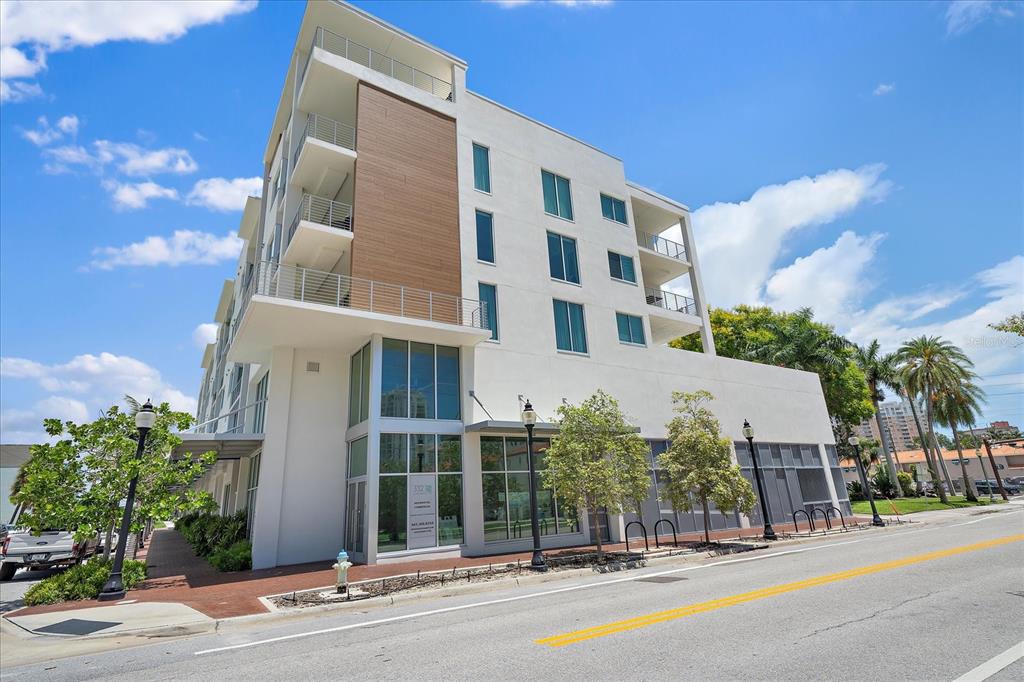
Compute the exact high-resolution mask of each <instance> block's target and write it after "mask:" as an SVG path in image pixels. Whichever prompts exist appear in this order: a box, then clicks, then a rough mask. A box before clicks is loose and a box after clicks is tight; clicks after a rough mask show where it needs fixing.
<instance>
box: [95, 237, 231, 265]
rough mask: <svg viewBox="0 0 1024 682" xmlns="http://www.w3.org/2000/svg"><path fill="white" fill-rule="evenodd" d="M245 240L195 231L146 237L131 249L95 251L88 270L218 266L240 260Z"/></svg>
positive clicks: (115, 248)
mask: <svg viewBox="0 0 1024 682" xmlns="http://www.w3.org/2000/svg"><path fill="white" fill-rule="evenodd" d="M241 248H242V240H241V239H239V238H238V237H237V236H236V235H235V234H233V233H231V232H229V233H228V234H226V235H224V236H223V237H218V236H217V235H214V234H210V233H209V232H198V231H194V230H175V232H174V234H173V235H172V236H171V237H170V238H167V237H158V236H152V237H146V238H145V239H144V240H142V241H141V242H135V243H133V244H128V245H127V246H105V247H102V248H98V249H94V250H93V255H94V256H96V258H95V259H94V260H92V261H91V262H90V263H89V265H88V268H87V269H95V270H113V269H114V268H117V267H123V266H144V267H152V266H158V265H169V266H172V267H176V266H179V265H214V264H216V263H219V262H221V261H224V260H231V259H234V258H237V257H238V254H239V252H240V251H241Z"/></svg>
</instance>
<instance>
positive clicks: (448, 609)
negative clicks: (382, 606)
mask: <svg viewBox="0 0 1024 682" xmlns="http://www.w3.org/2000/svg"><path fill="white" fill-rule="evenodd" d="M996 516H997V515H995V514H993V515H991V516H986V517H983V518H980V519H977V520H975V521H968V522H966V523H955V524H950V525H947V526H936V527H934V528H921V529H918V530H910V531H901V532H900V533H899V534H898V536H893V535H878V536H874V537H862V538H858V539H856V540H844V541H842V542H830V543H828V544H824V545H814V546H811V547H797V548H794V549H786V550H782V551H781V552H772V553H770V554H755V555H754V556H749V557H741V558H737V559H724V560H722V561H716V562H714V563H710V564H699V565H696V566H683V567H681V568H670V569H666V570H664V571H654V572H650V573H642V574H640V575H635V576H628V577H623V578H615V579H613V580H602V581H600V582H595V583H586V584H583V585H570V586H568V587H560V588H557V589H553V590H545V591H544V592H533V593H530V594H520V595H516V596H514V597H505V598H502V599H490V600H487V601H482V602H473V603H471V604H462V605H460V606H449V607H446V608H441V609H433V610H430V611H418V612H416V613H409V614H405V615H401V616H392V617H390V618H379V619H377V620H370V621H365V622H362V623H351V624H349V625H339V626H337V627H332V628H322V629H319V630H310V631H308V632H297V633H294V634H291V635H282V636H280V637H271V638H268V639H260V640H254V641H252V642H244V643H242V644H230V645H226V646H221V647H214V648H211V649H203V650H201V651H196V652H194V655H195V656H203V655H205V654H213V653H219V652H221V651H231V650H234V649H246V648H249V647H254V646H261V645H264V644H273V643H275V642H284V641H288V640H293V639H301V638H303V637H314V636H317V635H325V634H330V633H333V632H343V631H345V630H355V629H358V628H364V627H372V626H375V625H383V624H386V623H395V622H400V621H404V620H413V619H415V618H424V617H427V616H434V615H438V614H441V613H451V612H453V611H465V610H467V609H475V608H479V607H483V606H494V605H495V604H507V603H510V602H516V601H521V600H525V599H535V598H538V597H547V596H550V595H553V594H561V593H564V592H575V591H577V590H586V589H592V588H595V587H605V586H607V585H615V584H618V583H625V582H632V581H635V580H639V579H640V578H649V577H653V576H659V575H671V574H673V573H684V572H687V571H700V570H704V569H708V568H715V567H717V566H728V565H731V564H741V563H746V562H748V561H763V560H765V559H773V558H775V557H781V556H789V555H791V554H803V553H805V552H817V551H820V550H823V549H832V548H833V547H842V546H844V545H855V544H857V543H860V542H865V541H869V540H884V539H886V538H893V537H905V536H907V535H913V534H914V533H925V532H929V531H933V530H938V529H941V528H953V527H955V526H961V525H968V524H971V523H977V522H978V521H987V520H990V519H993V518H995V517H996Z"/></svg>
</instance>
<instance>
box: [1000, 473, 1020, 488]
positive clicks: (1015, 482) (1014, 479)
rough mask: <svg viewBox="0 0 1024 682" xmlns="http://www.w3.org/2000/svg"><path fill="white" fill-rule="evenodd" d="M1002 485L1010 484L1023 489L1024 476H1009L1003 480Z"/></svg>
mask: <svg viewBox="0 0 1024 682" xmlns="http://www.w3.org/2000/svg"><path fill="white" fill-rule="evenodd" d="M1003 483H1011V484H1013V485H1015V486H1017V487H1018V488H1024V476H1009V477H1007V478H1004V479H1003Z"/></svg>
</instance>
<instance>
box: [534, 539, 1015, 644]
mask: <svg viewBox="0 0 1024 682" xmlns="http://www.w3.org/2000/svg"><path fill="white" fill-rule="evenodd" d="M1022 540H1024V535H1009V536H1007V537H1003V538H997V539H995V540H986V541H985V542H977V543H974V544H972V545H963V546H961V547H954V548H952V549H943V550H939V551H936V552H928V553H927V554H918V555H916V556H911V557H907V558H906V559H896V560H895V561H886V562H884V563H881V564H872V565H871V566H863V567H861V568H854V569H851V570H849V571H841V572H839V573H831V574H829V575H822V576H818V577H816V578H809V579H807V580H799V581H797V582H792V583H785V584H782V585H775V586H773V587H764V588H761V589H759V590H753V591H751V592H744V593H742V594H735V595H733V596H731V597H722V598H721V599H712V600H710V601H705V602H700V603H698V604H690V605H688V606H681V607H679V608H675V609H668V610H667V611H658V612H656V613H650V614H647V615H646V616H637V617H636V618H627V619H626V620H619V621H615V622H614V623H607V624H605V625H598V626H596V627H592V628H586V629H584V630H575V631H573V632H567V633H565V634H562V635H555V636H553V637H545V638H544V639H538V640H535V643H536V644H544V645H546V646H550V647H562V646H566V645H568V644H576V643H577V642H585V641H586V640H588V639H595V638H597V637H606V636H608V635H613V634H615V633H617V632H625V631H626V630H636V629H638V628H644V627H647V626H648V625H654V624H655V623H664V622H665V621H670V620H677V619H679V618H686V617H687V616H694V615H696V614H698V613H706V612H708V611H715V610H717V609H722V608H725V607H727V606H736V605H737V604H745V603H747V602H751V601H757V600H758V599H766V598H768V597H774V596H776V595H779V594H785V593H787V592H795V591H797V590H804V589H807V588H808V587H817V586H818V585H827V584H829V583H835V582H839V581H841V580H850V579H851V578H859V577H860V576H862V575H870V574H872V573H878V572H880V571H890V570H892V569H894V568H903V567H904V566H912V565H913V564H919V563H922V562H925V561H934V560H935V559H942V558H945V557H950V556H956V555H957V554H965V553H967V552H976V551H978V550H981V549H989V548H990V547H998V546H1000V545H1006V544H1009V543H1011V542H1021V541H1022Z"/></svg>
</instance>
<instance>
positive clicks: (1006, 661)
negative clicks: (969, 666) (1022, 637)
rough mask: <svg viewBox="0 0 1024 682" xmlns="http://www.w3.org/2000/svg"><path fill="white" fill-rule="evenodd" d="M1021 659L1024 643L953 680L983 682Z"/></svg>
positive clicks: (954, 681) (958, 681)
mask: <svg viewBox="0 0 1024 682" xmlns="http://www.w3.org/2000/svg"><path fill="white" fill-rule="evenodd" d="M1021 658H1024V642H1019V643H1017V644H1014V645H1013V646H1011V647H1010V648H1009V649H1007V650H1006V651H1004V652H1003V653H1001V654H999V655H998V656H995V657H993V658H990V659H989V660H987V661H985V662H984V663H982V664H981V665H979V666H978V667H977V668H974V669H973V670H968V671H967V672H965V673H964V674H963V675H961V676H960V677H958V678H956V679H955V680H953V682H982V680H987V679H988V678H990V677H992V676H993V675H995V674H996V673H997V672H999V671H1000V670H1002V669H1003V668H1005V667H1006V666H1008V665H1010V664H1011V663H1013V662H1014V661H1017V660H1019V659H1021Z"/></svg>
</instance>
